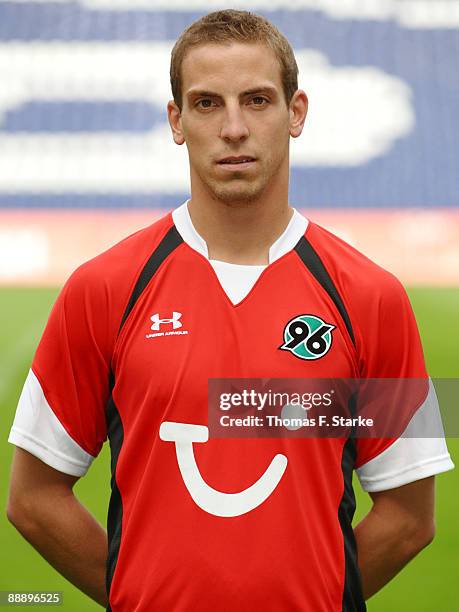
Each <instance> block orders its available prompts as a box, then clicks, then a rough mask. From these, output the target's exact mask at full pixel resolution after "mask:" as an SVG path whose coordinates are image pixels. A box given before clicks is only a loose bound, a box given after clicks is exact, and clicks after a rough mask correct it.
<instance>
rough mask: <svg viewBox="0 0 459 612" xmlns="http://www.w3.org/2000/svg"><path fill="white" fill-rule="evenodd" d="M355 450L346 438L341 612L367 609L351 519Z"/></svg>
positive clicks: (341, 512)
mask: <svg viewBox="0 0 459 612" xmlns="http://www.w3.org/2000/svg"><path fill="white" fill-rule="evenodd" d="M356 455H357V450H356V446H355V439H354V438H348V440H347V441H346V443H345V445H344V447H343V456H342V459H341V469H342V472H343V480H344V490H343V495H342V497H341V502H340V504H339V508H338V519H339V523H340V526H341V531H342V533H343V541H344V563H345V574H344V588H343V612H365V611H366V609H367V607H366V605H365V599H364V597H363V592H362V581H361V577H360V570H359V565H358V560H357V545H356V542H355V536H354V530H353V529H352V519H353V517H354V512H355V495H354V489H353V487H352V473H353V471H354V464H355V458H356Z"/></svg>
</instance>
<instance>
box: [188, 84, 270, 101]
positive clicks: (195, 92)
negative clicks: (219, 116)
mask: <svg viewBox="0 0 459 612" xmlns="http://www.w3.org/2000/svg"><path fill="white" fill-rule="evenodd" d="M257 93H267V94H271V95H272V96H277V90H276V88H275V87H271V86H270V85H260V86H259V87H253V88H252V89H247V90H246V91H243V92H242V93H241V94H239V97H240V98H243V97H245V96H250V95H252V94H257ZM186 95H187V98H194V97H197V96H209V97H213V98H221V97H222V96H221V94H219V93H217V92H215V91H208V90H204V89H190V90H189V91H188V92H187V94H186Z"/></svg>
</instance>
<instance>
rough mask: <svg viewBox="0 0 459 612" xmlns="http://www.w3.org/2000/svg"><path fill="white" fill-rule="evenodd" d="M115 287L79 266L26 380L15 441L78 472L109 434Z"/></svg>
mask: <svg viewBox="0 0 459 612" xmlns="http://www.w3.org/2000/svg"><path fill="white" fill-rule="evenodd" d="M108 310H109V299H108V292H107V291H105V290H104V286H103V280H102V282H100V283H99V284H97V283H94V282H93V280H92V277H91V273H88V267H87V265H86V264H85V266H82V267H81V268H79V269H78V270H77V271H76V272H75V273H74V274H73V275H72V276H71V277H70V279H69V280H68V281H67V283H66V285H65V286H64V288H63V290H62V291H61V293H60V295H59V297H58V299H57V301H56V303H55V305H54V307H53V309H52V311H51V314H50V317H49V320H48V323H47V325H46V328H45V331H44V333H43V336H42V338H41V341H40V343H39V345H38V348H37V351H36V354H35V357H34V360H33V364H32V368H31V370H30V372H29V375H28V377H27V380H26V382H25V385H24V388H23V391H22V394H21V397H20V400H19V403H18V407H17V410H16V416H15V419H14V422H13V426H12V428H11V432H10V436H9V441H10V442H11V443H13V444H15V445H17V446H19V447H21V448H24V449H25V450H27V451H29V452H30V453H32V454H33V455H35V456H37V457H38V458H39V459H41V460H42V461H44V462H45V463H47V464H48V465H50V466H52V467H54V468H55V469H58V470H60V471H62V472H65V473H68V474H72V475H74V476H82V475H83V474H84V473H85V472H86V471H87V469H88V468H89V466H90V464H91V462H92V460H93V459H94V457H96V456H97V455H98V454H99V452H100V450H101V447H102V445H103V443H104V441H105V439H106V437H107V430H106V422H105V405H106V402H107V400H108V397H109V392H110V390H109V368H110V345H111V342H112V335H113V334H112V330H111V329H110V327H111V317H110V315H109V312H108Z"/></svg>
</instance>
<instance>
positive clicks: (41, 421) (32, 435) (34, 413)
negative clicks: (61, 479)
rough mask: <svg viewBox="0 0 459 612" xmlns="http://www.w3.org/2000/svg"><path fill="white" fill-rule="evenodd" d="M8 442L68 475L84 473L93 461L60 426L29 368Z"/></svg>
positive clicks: (81, 474)
mask: <svg viewBox="0 0 459 612" xmlns="http://www.w3.org/2000/svg"><path fill="white" fill-rule="evenodd" d="M8 442H11V443H12V444H15V445H16V446H19V447H20V448H23V449H24V450H26V451H28V452H29V453H31V454H32V455H34V456H35V457H37V458H38V459H41V461H43V462H44V463H46V464H47V465H49V466H51V467H53V468H55V469H56V470H59V471H60V472H64V473H65V474H70V475H72V476H84V474H86V472H87V471H88V469H89V466H90V465H91V463H92V461H93V460H94V457H93V456H92V455H90V454H89V453H87V452H86V451H85V450H84V449H82V448H81V446H80V445H79V444H78V443H77V442H75V440H74V439H73V438H72V437H71V436H70V435H69V434H68V433H67V431H66V430H65V429H64V427H63V425H62V423H61V422H60V421H59V419H58V418H57V416H56V415H55V414H54V412H53V411H52V409H51V407H50V406H49V404H48V402H47V400H46V397H45V395H44V393H43V390H42V388H41V385H40V383H39V381H38V379H37V377H36V376H35V374H34V373H33V371H32V370H30V371H29V374H28V376H27V379H26V381H25V383H24V388H23V390H22V393H21V397H20V398H19V403H18V407H17V410H16V415H15V417H14V422H13V426H12V428H11V431H10V435H9V437H8Z"/></svg>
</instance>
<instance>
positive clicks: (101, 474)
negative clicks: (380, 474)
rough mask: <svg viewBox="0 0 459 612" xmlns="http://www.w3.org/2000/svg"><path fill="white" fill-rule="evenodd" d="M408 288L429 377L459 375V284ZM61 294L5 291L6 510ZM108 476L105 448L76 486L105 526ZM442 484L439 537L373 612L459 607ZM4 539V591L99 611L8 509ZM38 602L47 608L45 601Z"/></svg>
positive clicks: (453, 496) (457, 455)
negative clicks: (21, 401)
mask: <svg viewBox="0 0 459 612" xmlns="http://www.w3.org/2000/svg"><path fill="white" fill-rule="evenodd" d="M409 293H410V297H411V300H412V304H413V307H414V310H415V313H416V317H417V320H418V324H419V327H420V331H421V336H422V339H423V344H424V349H425V353H426V359H427V363H428V367H429V371H430V373H431V375H432V376H434V377H444V378H447V377H459V359H458V347H459V320H458V313H459V289H412V290H410V291H409ZM56 295H57V291H56V290H50V289H46V290H45V289H14V290H13V289H1V290H0V303H1V313H2V321H1V332H0V406H1V414H2V419H1V422H0V435H1V438H0V439H1V442H0V495H1V503H2V506H3V508H5V506H6V496H7V483H8V477H9V469H10V462H11V455H12V450H13V447H12V446H11V445H10V444H8V443H7V442H6V439H7V436H8V431H9V428H10V426H11V422H12V420H13V415H14V410H15V407H16V403H17V399H18V395H19V393H20V389H21V387H22V384H23V381H24V379H25V376H26V374H27V370H28V368H29V366H30V362H31V359H32V355H33V351H34V347H35V346H36V344H37V342H38V339H39V337H40V334H41V332H42V329H43V326H44V324H45V321H46V318H47V315H48V312H49V310H50V307H51V304H52V303H53V301H54V299H55V297H56ZM449 448H450V452H451V454H452V456H453V460H455V461H456V462H458V461H459V443H458V440H457V439H454V440H449ZM109 479H110V470H109V456H108V452H107V448H105V449H104V450H103V452H102V453H101V456H100V457H99V458H98V459H97V461H95V462H94V464H93V466H92V467H91V469H90V471H89V473H88V475H87V476H86V477H85V478H83V479H81V480H80V481H79V482H78V483H77V485H76V487H75V491H76V493H77V495H78V497H79V498H80V499H81V501H82V502H83V503H84V504H85V505H86V506H88V507H89V508H90V509H91V510H92V512H93V513H94V515H95V516H96V517H97V518H98V519H99V520H100V522H101V523H103V524H105V516H106V508H107V504H108V496H109ZM437 483H438V484H437V536H436V539H435V541H434V543H433V544H432V545H431V546H430V547H429V548H427V549H426V550H425V551H423V552H422V553H421V555H420V556H419V557H417V558H416V559H415V560H414V561H413V562H412V563H411V564H410V565H409V566H408V567H407V568H406V569H405V570H403V572H402V573H401V574H400V575H399V576H397V577H396V578H395V579H394V580H393V581H392V582H391V583H390V584H389V585H388V586H387V587H386V588H385V589H383V590H382V592H381V593H379V594H378V595H376V596H375V597H374V598H372V599H371V600H370V601H369V603H368V609H369V611H370V612H398V611H399V610H404V611H406V612H410V611H413V612H414V611H416V612H432V611H433V610H441V612H456V611H457V610H458V609H459V608H458V601H459V584H458V582H459V581H458V576H457V568H458V567H459V561H458V550H459V520H458V516H459V472H458V471H457V470H455V471H453V472H449V473H447V474H444V475H441V476H439V477H438V481H437ZM356 491H357V497H358V517H360V516H362V515H363V514H365V512H366V511H367V510H368V508H369V505H370V504H369V497H368V496H367V495H366V494H365V493H362V492H361V491H360V489H359V486H358V483H356ZM358 517H357V518H358ZM0 542H1V546H0V567H1V572H0V590H22V591H33V590H39V591H62V592H63V593H64V605H63V606H62V607H61V608H60V609H61V610H65V611H66V612H81V611H83V610H85V611H86V610H88V611H91V610H100V609H101V608H100V606H98V605H96V604H95V603H93V602H92V601H91V600H90V599H88V598H87V597H86V596H85V595H83V594H81V593H80V592H79V591H78V590H77V589H75V588H74V587H73V586H72V585H71V584H69V583H68V582H67V581H66V580H64V579H63V578H61V577H60V576H59V575H58V574H57V573H56V572H55V571H54V570H53V569H52V568H51V567H50V566H49V565H48V564H47V563H46V562H45V561H44V560H43V559H42V558H41V557H40V556H39V555H38V554H37V553H36V552H35V551H34V550H33V549H32V547H31V546H30V545H29V544H28V543H27V542H26V541H25V540H23V539H22V538H21V537H20V536H19V534H18V533H17V532H16V531H15V530H14V528H13V527H12V526H11V525H10V524H9V523H8V521H7V519H6V517H5V513H4V512H2V515H1V516H0ZM305 562H307V560H305ZM37 608H39V609H44V607H42V606H37ZM279 612H283V611H279Z"/></svg>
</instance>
